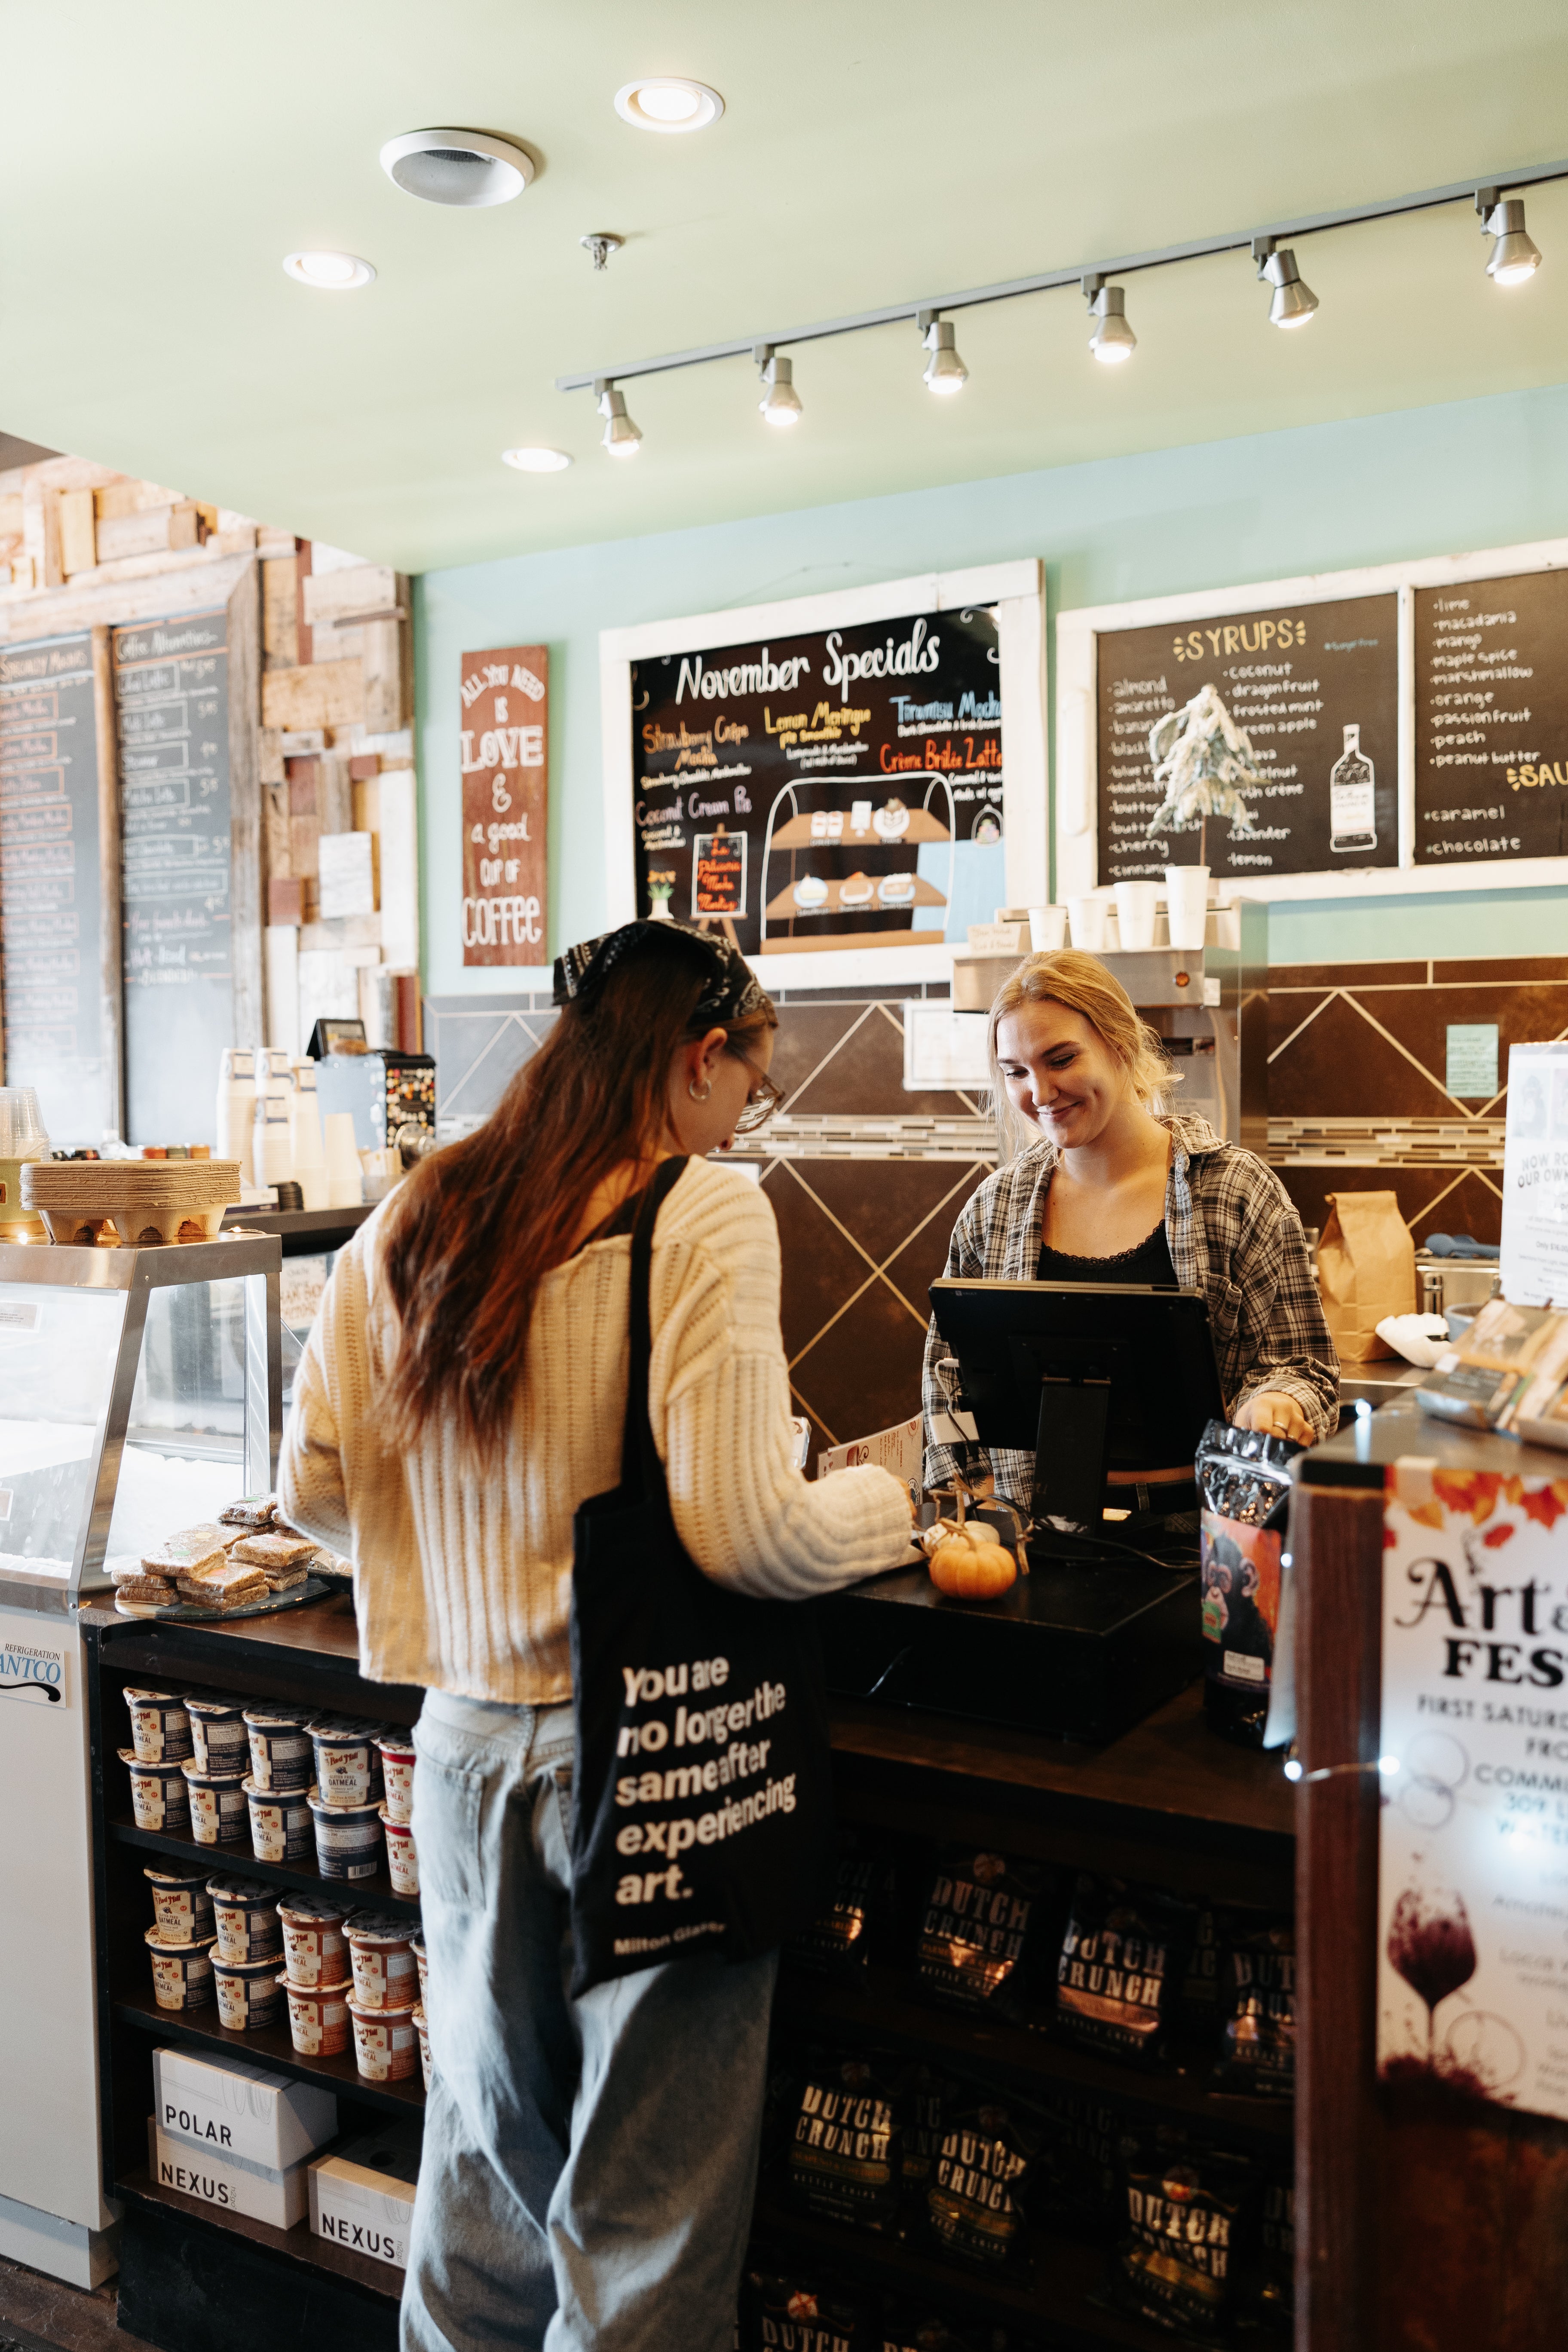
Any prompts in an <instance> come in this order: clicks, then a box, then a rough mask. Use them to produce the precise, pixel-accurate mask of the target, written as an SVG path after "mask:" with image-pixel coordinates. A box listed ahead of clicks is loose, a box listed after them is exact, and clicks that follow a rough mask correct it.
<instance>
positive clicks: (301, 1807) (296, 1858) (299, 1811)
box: [239, 1773, 316, 1862]
mask: <svg viewBox="0 0 1568 2352" xmlns="http://www.w3.org/2000/svg"><path fill="white" fill-rule="evenodd" d="M239 1785H240V1787H241V1788H242V1789H243V1790H244V1791H245V1801H246V1803H247V1806H248V1807H249V1809H250V1851H251V1853H253V1854H254V1855H255V1856H256V1859H257V1861H258V1862H307V1861H309V1859H310V1855H311V1854H312V1853H314V1851H315V1845H316V1832H315V1831H314V1830H313V1829H312V1827H311V1825H310V1798H311V1797H312V1796H313V1795H314V1793H315V1791H314V1790H310V1789H300V1790H293V1789H258V1787H257V1785H256V1782H255V1780H254V1779H253V1778H252V1777H251V1776H250V1775H249V1774H248V1773H247V1775H246V1777H245V1779H244V1780H242V1781H241V1782H240V1784H239Z"/></svg>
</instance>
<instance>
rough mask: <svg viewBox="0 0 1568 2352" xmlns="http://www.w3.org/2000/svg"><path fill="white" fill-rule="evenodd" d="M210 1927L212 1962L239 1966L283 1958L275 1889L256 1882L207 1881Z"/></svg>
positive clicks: (256, 1879) (232, 1880)
mask: <svg viewBox="0 0 1568 2352" xmlns="http://www.w3.org/2000/svg"><path fill="white" fill-rule="evenodd" d="M207 1893H208V1894H209V1895H211V1896H212V1899H213V1926H214V1927H215V1928H216V1931H217V1951H216V1954H215V1956H214V1957H215V1958H217V1959H220V1960H227V1961H228V1962H229V1963H230V1964H231V1966H236V1967H237V1966H240V1965H241V1964H243V1963H244V1962H246V1961H247V1960H279V1959H281V1958H282V1957H283V1928H282V1925H281V1923H280V1921H279V1916H278V1889H277V1888H276V1887H275V1886H263V1885H262V1884H261V1881H260V1880H259V1879H258V1878H226V1877H225V1878H209V1879H208V1881H207Z"/></svg>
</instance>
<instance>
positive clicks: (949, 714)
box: [632, 606, 1002, 955]
mask: <svg viewBox="0 0 1568 2352" xmlns="http://www.w3.org/2000/svg"><path fill="white" fill-rule="evenodd" d="M632 726H633V745H634V751H633V772H634V775H635V778H636V793H637V805H636V821H637V911H638V913H639V914H643V915H653V916H656V917H657V916H659V915H671V916H674V917H676V918H678V919H679V920H680V921H682V922H688V923H689V922H697V923H703V924H710V925H712V926H714V927H715V928H717V929H721V930H722V931H724V932H725V933H726V934H727V935H728V936H729V937H730V938H731V940H734V941H735V942H736V944H737V945H738V946H739V947H740V948H741V949H742V951H743V952H744V953H746V954H747V955H756V954H763V955H768V954H772V953H775V952H779V951H783V950H787V951H790V952H793V953H797V954H798V953H799V952H801V951H802V950H809V949H812V948H879V947H900V946H908V945H909V943H910V933H911V931H915V930H918V931H919V932H921V934H924V935H926V936H931V935H935V936H940V934H941V932H942V926H943V919H944V913H945V909H946V908H947V905H948V901H949V899H950V898H952V866H953V850H954V845H955V844H957V843H961V842H969V841H973V842H996V841H1000V839H1001V838H1002V700H1001V688H1000V674H999V665H998V659H997V639H996V624H995V618H994V614H993V613H992V612H991V610H990V609H989V608H988V607H984V606H973V607H970V608H967V609H963V610H959V611H954V612H946V613H921V614H910V616H909V617H908V618H907V619H904V620H899V621H879V622H874V623H870V624H868V625H865V626H863V627H858V628H845V629H828V630H825V631H817V632H816V633H814V634H811V635H804V636H794V637H787V638H784V639H773V638H770V639H769V640H768V642H767V643H766V644H765V645H763V644H757V645H741V646H716V647H713V648H711V649H710V650H709V651H707V652H704V653H687V654H665V655H658V656H652V657H650V658H648V659H645V660H643V661H639V662H637V663H635V664H634V665H633V668H632Z"/></svg>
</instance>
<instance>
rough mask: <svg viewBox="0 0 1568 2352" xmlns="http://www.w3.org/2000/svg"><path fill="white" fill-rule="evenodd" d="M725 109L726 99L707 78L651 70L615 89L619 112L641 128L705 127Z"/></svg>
mask: <svg viewBox="0 0 1568 2352" xmlns="http://www.w3.org/2000/svg"><path fill="white" fill-rule="evenodd" d="M723 111H724V101H723V100H722V99H721V97H720V95H719V93H718V91H717V90H716V89H709V87H708V85H707V83H706V82H705V81H685V80H682V79H680V78H679V76H677V75H673V74H652V75H650V76H649V77H648V79H647V80H646V81H629V82H627V84H626V88H625V89H618V90H616V113H617V114H618V115H619V116H620V118H621V120H622V121H623V122H635V123H636V124H637V129H638V130H639V131H706V130H707V128H708V125H709V124H710V122H717V121H718V120H719V117H720V116H721V114H722V113H723Z"/></svg>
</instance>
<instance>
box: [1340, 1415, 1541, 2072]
mask: <svg viewBox="0 0 1568 2352" xmlns="http://www.w3.org/2000/svg"><path fill="white" fill-rule="evenodd" d="M1382 1749H1383V1758H1384V1772H1383V1778H1382V1794H1383V1803H1382V1809H1381V1814H1380V1834H1379V1854H1378V1956H1379V1957H1378V1994H1377V2010H1378V2017H1377V2051H1378V2070H1379V2073H1380V2074H1381V2075H1382V2077H1383V2078H1384V2080H1385V2081H1393V2082H1399V2081H1408V2080H1411V2079H1413V2078H1420V2077H1424V2076H1429V2075H1436V2077H1437V2078H1438V2079H1439V2080H1441V2081H1442V2082H1444V2083H1445V2084H1447V2085H1448V2086H1449V2087H1451V2088H1453V2089H1455V2090H1458V2091H1461V2092H1466V2093H1468V2094H1469V2095H1472V2096H1475V2097H1479V2098H1481V2099H1486V2100H1491V2101H1495V2102H1498V2103H1500V2104H1501V2105H1509V2106H1515V2107H1520V2108H1524V2109H1528V2110H1529V2111H1531V2113H1533V2114H1536V2115H1548V2116H1568V1464H1565V1465H1564V1475H1563V1477H1561V1478H1550V1479H1548V1478H1540V1477H1519V1476H1513V1475H1509V1474H1507V1473H1504V1472H1501V1471H1480V1472H1469V1473H1458V1472H1449V1471H1445V1470H1442V1469H1440V1468H1438V1467H1437V1465H1436V1464H1435V1463H1432V1462H1430V1461H1421V1460H1411V1459H1406V1460H1404V1461H1401V1462H1399V1463H1397V1464H1395V1465H1394V1467H1393V1468H1392V1469H1391V1470H1390V1472H1389V1474H1388V1485H1387V1491H1386V1494H1385V1497H1384V1581H1383V1731H1382Z"/></svg>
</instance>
